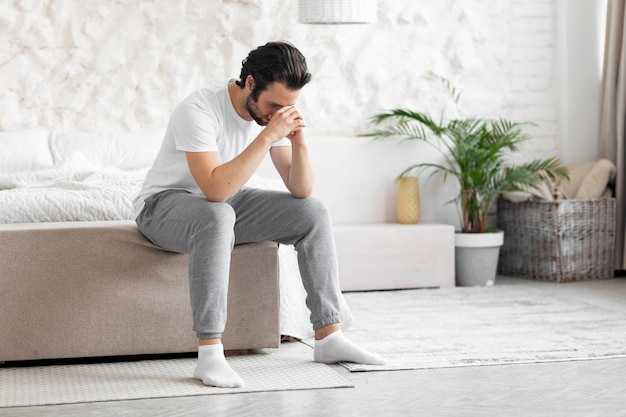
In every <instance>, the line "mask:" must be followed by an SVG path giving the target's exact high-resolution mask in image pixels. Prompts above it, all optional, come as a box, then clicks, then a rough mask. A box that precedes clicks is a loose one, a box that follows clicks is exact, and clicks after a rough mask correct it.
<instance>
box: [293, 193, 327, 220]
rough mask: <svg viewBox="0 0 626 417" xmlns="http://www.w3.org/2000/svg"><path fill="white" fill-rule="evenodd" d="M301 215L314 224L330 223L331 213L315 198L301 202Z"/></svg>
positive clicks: (304, 199)
mask: <svg viewBox="0 0 626 417" xmlns="http://www.w3.org/2000/svg"><path fill="white" fill-rule="evenodd" d="M299 203H300V205H299V210H300V215H301V216H302V218H304V219H308V220H311V221H312V222H313V223H319V222H330V213H329V211H328V207H327V206H326V204H325V203H324V202H323V201H322V200H319V199H317V198H315V197H307V198H303V199H301V200H299Z"/></svg>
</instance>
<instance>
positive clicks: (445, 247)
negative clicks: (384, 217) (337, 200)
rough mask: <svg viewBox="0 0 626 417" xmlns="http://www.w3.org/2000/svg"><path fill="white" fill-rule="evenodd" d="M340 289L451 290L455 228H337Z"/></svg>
mask: <svg viewBox="0 0 626 417" xmlns="http://www.w3.org/2000/svg"><path fill="white" fill-rule="evenodd" d="M334 229H335V242H336V245H337V256H338V258H339V279H340V285H341V290H342V291H369V290H389V289H405V288H428V287H454V285H455V284H454V227H453V226H452V225H446V224H437V223H424V224H421V223H420V224H415V225H405V224H399V223H380V224H358V225H357V224H353V225H335V226H334Z"/></svg>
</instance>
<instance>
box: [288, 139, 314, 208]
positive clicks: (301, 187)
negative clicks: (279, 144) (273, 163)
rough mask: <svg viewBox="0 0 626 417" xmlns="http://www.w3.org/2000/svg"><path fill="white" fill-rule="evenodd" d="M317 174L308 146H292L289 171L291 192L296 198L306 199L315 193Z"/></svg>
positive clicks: (296, 144)
mask: <svg viewBox="0 0 626 417" xmlns="http://www.w3.org/2000/svg"><path fill="white" fill-rule="evenodd" d="M314 183H315V173H314V171H313V166H312V165H311V160H310V158H309V151H308V147H307V144H306V143H305V142H303V143H293V144H292V145H291V169H290V170H289V186H288V188H289V191H290V192H291V194H292V195H293V196H294V197H298V198H305V197H308V196H310V195H311V193H312V192H313V185H314Z"/></svg>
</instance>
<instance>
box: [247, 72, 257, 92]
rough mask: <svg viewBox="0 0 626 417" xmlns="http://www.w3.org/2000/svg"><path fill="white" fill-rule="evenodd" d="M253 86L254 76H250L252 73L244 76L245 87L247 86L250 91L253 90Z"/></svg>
mask: <svg viewBox="0 0 626 417" xmlns="http://www.w3.org/2000/svg"><path fill="white" fill-rule="evenodd" d="M254 86H255V82H254V78H252V75H248V76H247V77H246V87H248V88H249V89H250V91H252V90H254Z"/></svg>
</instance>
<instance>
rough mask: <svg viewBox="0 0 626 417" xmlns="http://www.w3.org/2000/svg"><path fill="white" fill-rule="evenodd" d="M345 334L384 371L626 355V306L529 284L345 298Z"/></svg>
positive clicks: (364, 367)
mask: <svg viewBox="0 0 626 417" xmlns="http://www.w3.org/2000/svg"><path fill="white" fill-rule="evenodd" d="M345 298H346V300H347V302H348V304H349V305H350V307H351V309H352V312H353V314H354V317H355V324H354V325H353V327H351V328H349V329H347V330H346V332H345V333H346V335H347V336H348V337H349V338H350V339H352V340H353V341H355V342H358V343H359V344H361V345H363V346H365V347H367V348H369V349H371V350H373V351H375V352H378V353H380V354H381V355H383V356H384V357H385V358H386V359H387V362H388V363H387V365H386V366H367V365H357V364H352V363H346V364H343V365H344V366H345V367H346V368H348V369H349V370H350V371H379V370H403V369H426V368H443V367H462V366H481V365H500V364H520V363H535V362H552V361H573V360H589V359H603V358H624V357H626V336H625V335H626V314H624V312H626V309H624V308H622V309H620V311H617V310H613V309H611V308H609V307H604V306H598V305H593V304H590V303H587V302H585V301H582V300H580V299H575V298H572V297H568V296H566V295H559V294H556V292H554V291H542V290H540V289H537V288H531V287H527V286H523V285H502V286H497V285H496V286H493V287H457V288H450V289H431V290H427V289H424V290H404V291H382V292H367V293H347V294H345Z"/></svg>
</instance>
